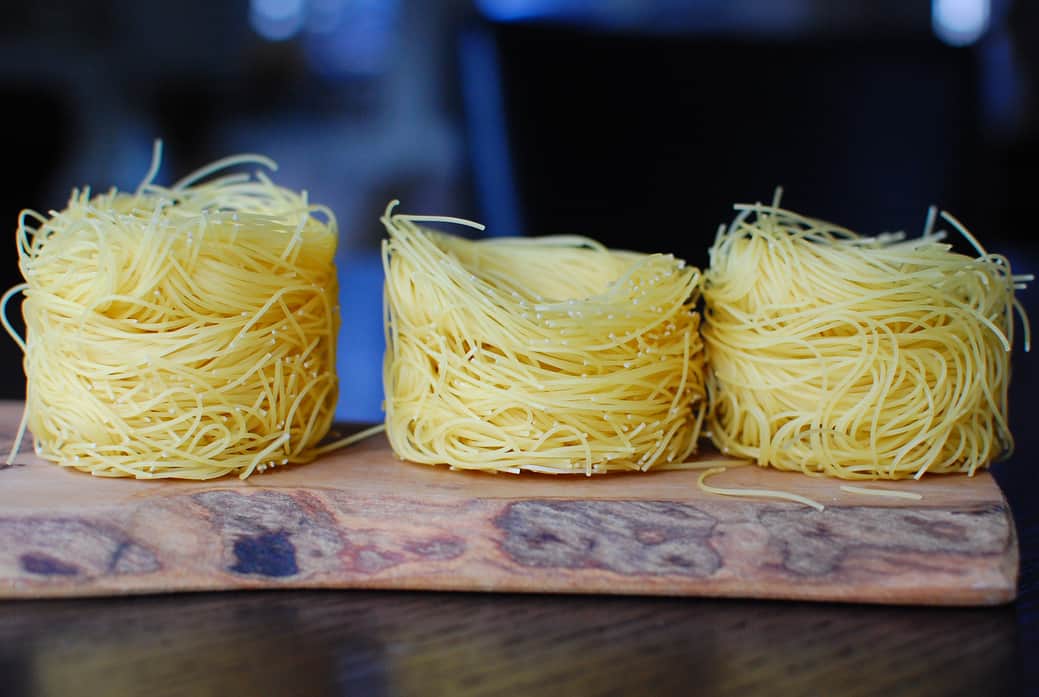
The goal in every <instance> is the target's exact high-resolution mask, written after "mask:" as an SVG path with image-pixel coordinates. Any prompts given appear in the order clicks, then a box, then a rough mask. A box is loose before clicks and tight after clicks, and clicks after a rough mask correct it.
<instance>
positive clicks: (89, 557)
mask: <svg viewBox="0 0 1039 697" xmlns="http://www.w3.org/2000/svg"><path fill="white" fill-rule="evenodd" d="M20 412H21V405H20V404H12V403H7V404H0V447H3V448H4V450H5V452H6V449H7V448H9V447H10V442H11V438H12V435H13V434H14V432H15V429H16V427H17V423H18V419H19V417H20ZM27 451H28V448H23V452H22V453H21V454H20V455H19V456H18V457H17V458H16V461H15V463H14V464H12V465H10V466H5V465H0V597H6V598H32V597H45V596H86V595H117V594H132V593H164V592H171V591H200V590H226V589H245V588H396V589H430V590H466V591H474V590H475V591H523V592H553V593H557V592H558V593H628V594H659V595H697V596H735V597H754V598H796V599H807V600H836V601H863V602H877V603H910V604H928V605H932V604H933V605H992V604H998V603H1004V602H1008V601H1010V600H1012V599H1013V598H1014V595H1015V590H1016V579H1017V569H1018V553H1017V543H1016V539H1015V535H1014V527H1013V521H1012V519H1011V517H1010V512H1009V510H1008V508H1007V504H1006V502H1005V501H1004V500H1003V497H1002V495H1001V493H1000V491H999V489H998V487H997V486H996V484H995V482H994V481H993V479H992V478H991V477H990V476H989V475H988V474H983V475H980V476H977V477H974V478H967V477H962V476H941V477H933V478H930V479H926V480H924V481H922V482H900V483H885V484H882V485H880V484H878V485H877V486H883V487H885V488H889V489H904V490H912V491H915V492H918V493H920V494H922V495H923V500H921V501H912V500H905V499H886V498H879V497H875V496H863V495H856V494H849V493H846V492H842V491H840V490H839V488H838V486H839V484H840V482H836V481H832V480H827V479H817V478H810V477H805V476H803V475H800V474H790V473H782V472H775V471H771V470H764V469H761V468H758V467H753V466H744V467H735V468H731V469H729V470H727V471H726V472H724V473H722V474H719V475H716V476H715V477H712V479H711V484H713V485H718V486H739V487H755V488H773V489H782V490H786V491H792V492H797V493H800V494H803V495H805V496H809V497H811V498H813V499H815V500H817V501H819V502H821V503H823V504H825V506H826V509H825V510H823V511H817V510H815V509H813V508H810V507H807V506H803V505H800V504H796V503H787V502H784V501H776V500H762V499H752V498H733V497H723V496H717V495H711V494H707V493H705V492H703V491H701V490H700V489H699V488H698V487H697V482H696V480H697V477H698V476H699V472H695V471H673V472H657V473H651V474H618V475H610V476H606V477H598V478H595V477H593V478H586V477H583V476H574V477H552V476H548V475H532V474H523V475H504V474H503V475H489V474H470V473H461V472H452V471H449V470H447V469H445V468H434V467H427V466H420V465H413V464H409V463H405V462H401V461H399V460H397V459H396V458H395V457H394V456H393V454H392V453H391V451H390V449H389V447H388V445H387V443H386V440H385V438H383V437H382V436H377V437H373V438H371V439H369V440H367V441H364V442H362V443H360V444H358V445H355V446H353V447H352V448H350V449H348V450H346V451H342V452H339V453H337V454H334V455H331V456H329V457H325V458H324V459H321V460H319V461H317V462H314V463H312V464H310V465H306V466H300V467H293V468H285V469H283V470H276V471H272V472H268V473H266V474H262V475H258V476H255V477H253V478H251V479H249V480H247V481H244V482H243V481H240V480H238V479H221V480H216V481H210V482H174V481H135V480H120V479H102V478H95V477H91V476H89V475H86V474H82V473H79V472H75V471H71V470H65V469H63V468H60V467H57V466H55V465H53V464H50V463H46V462H44V461H42V460H40V459H38V458H36V457H35V456H33V455H32V454H31V453H30V452H27ZM704 457H708V456H706V455H705V456H704ZM711 457H714V458H717V456H716V455H714V456H711Z"/></svg>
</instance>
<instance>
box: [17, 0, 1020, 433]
mask: <svg viewBox="0 0 1039 697" xmlns="http://www.w3.org/2000/svg"><path fill="white" fill-rule="evenodd" d="M1036 17H1037V11H1036V3H1031V2H1026V1H1025V0H1019V1H1018V2H1011V1H1010V0H933V2H927V1H920V0H918V1H915V2H901V1H896V0H855V1H852V2H843V3H833V2H828V1H825V0H699V1H696V2H679V1H677V0H606V1H601V2H591V1H590V0H477V1H476V2H471V1H464V0H447V1H445V2H428V1H426V2H424V1H421V0H224V1H215V0H183V1H182V2H178V3H140V2H134V1H131V0H98V1H97V2H63V1H61V0H34V1H30V0H8V1H7V2H6V3H5V20H4V22H3V23H2V24H0V98H2V100H3V101H2V106H3V109H4V113H5V116H6V119H5V121H6V127H5V128H4V130H3V131H0V134H2V135H0V138H2V141H3V144H4V153H5V160H4V164H5V167H4V171H5V176H4V186H3V187H2V189H0V218H2V219H3V220H6V221H8V223H7V224H8V230H9V232H10V233H11V236H10V242H9V243H8V244H7V245H6V247H5V248H6V250H7V251H6V252H5V253H3V254H2V255H0V261H2V272H3V276H2V279H0V280H2V282H3V284H4V285H5V286H7V285H12V284H14V283H16V282H17V281H18V274H17V269H16V267H15V254H14V250H15V247H14V239H13V237H14V236H13V232H14V229H15V218H16V215H17V213H18V211H19V209H21V208H23V207H32V208H36V209H40V210H47V209H51V208H60V207H61V206H63V205H64V200H65V198H66V196H67V194H68V191H69V190H70V189H71V188H72V187H74V186H80V185H84V184H91V185H93V186H95V187H96V188H107V187H108V186H110V185H117V186H120V187H132V186H134V185H135V184H136V183H137V181H138V180H139V179H140V178H141V176H142V175H143V174H144V172H145V171H146V169H147V167H148V163H149V158H150V154H151V143H152V140H153V139H154V138H156V137H161V138H163V139H164V140H165V142H166V161H165V162H164V165H163V170H162V173H161V175H160V176H161V178H164V179H165V180H166V181H172V180H173V179H174V178H176V177H177V176H179V175H181V174H184V173H186V172H187V171H189V170H190V169H193V168H195V167H197V166H199V165H201V164H204V163H206V162H208V161H210V160H212V159H215V158H217V157H220V156H223V155H227V154H231V153H235V152H241V151H253V152H261V153H264V154H267V155H269V156H271V157H273V158H274V159H275V160H277V161H278V162H279V163H280V164H281V169H280V171H279V173H278V175H277V179H278V181H279V182H280V183H282V184H284V185H286V186H290V187H294V188H305V189H308V190H309V191H310V192H311V195H312V198H313V199H314V200H317V201H320V202H323V203H325V204H327V205H329V206H330V207H331V208H332V209H333V210H334V211H335V212H336V214H337V216H338V219H339V222H340V227H341V229H342V240H341V247H340V249H341V252H340V256H339V264H340V269H341V285H342V307H343V312H344V322H343V330H342V337H341V342H340V347H341V348H340V365H339V371H340V376H341V382H342V389H341V395H340V402H339V416H340V417H341V418H345V419H350V420H360V421H374V420H378V419H379V418H381V412H380V402H381V399H382V394H381V378H380V369H381V355H382V350H383V338H382V320H381V308H380V304H381V283H382V277H381V268H380V266H379V259H378V244H379V239H380V237H381V235H382V230H381V228H380V225H379V223H378V216H379V214H380V213H381V211H382V209H383V208H384V207H385V205H386V203H387V201H388V200H390V199H391V198H399V199H401V201H402V207H401V209H402V210H405V211H409V212H419V213H431V214H432V213H439V214H444V215H454V216H465V217H470V218H475V219H478V220H481V221H483V222H486V223H487V224H488V225H489V233H490V234H524V233H526V234H544V233H561V232H566V233H578V234H585V235H591V236H593V237H597V238H600V239H602V240H603V241H605V242H607V243H608V244H611V245H614V246H620V247H628V248H637V249H642V250H646V251H658V250H663V251H673V252H676V253H678V254H680V255H682V256H684V257H686V258H687V259H688V260H689V261H690V262H692V263H695V264H698V265H702V264H704V263H705V262H706V258H705V256H706V255H705V250H706V247H707V245H708V243H709V240H710V239H711V237H712V236H713V234H714V230H715V228H716V226H717V224H718V223H720V222H722V221H724V220H726V219H728V218H729V216H730V215H731V213H730V210H731V204H732V203H733V202H735V201H747V200H762V199H768V198H770V197H771V195H772V190H773V188H774V187H775V186H777V185H783V186H784V187H785V190H786V195H785V199H784V200H785V203H786V204H787V205H789V206H790V207H793V208H796V209H799V210H803V211H804V212H807V213H810V214H813V215H817V216H821V217H828V218H831V219H834V220H836V221H837V222H841V223H843V224H846V225H848V226H850V227H853V228H855V229H858V230H860V231H862V232H868V233H875V232H881V231H884V230H891V229H908V230H911V231H916V230H918V229H919V228H920V227H921V226H922V224H923V220H924V214H925V210H926V207H927V205H929V204H932V203H937V204H939V205H942V206H944V207H946V208H948V209H950V210H951V211H953V212H955V213H956V214H957V215H959V216H960V217H961V218H962V219H963V220H964V221H966V222H967V223H968V225H969V226H970V227H971V228H972V229H973V230H974V231H975V232H976V233H977V234H978V235H979V236H980V237H981V238H982V239H983V240H985V241H987V242H988V243H989V244H990V246H991V247H994V248H998V249H1005V250H1007V251H1009V252H1010V253H1011V254H1012V255H1013V256H1014V258H1015V261H1016V260H1018V259H1020V260H1022V261H1021V264H1024V265H1027V260H1028V259H1029V258H1034V256H1033V255H1032V250H1033V249H1034V247H1035V241H1034V239H1033V235H1032V232H1031V230H1032V220H1033V219H1034V216H1033V215H1032V213H1031V197H1032V190H1031V187H1030V186H1029V185H1028V184H1027V181H1029V180H1030V178H1029V177H1028V176H1027V175H1028V174H1029V173H1030V170H1031V169H1033V168H1034V163H1035V162H1036V156H1037V155H1039V147H1037V141H1039V127H1037V124H1036V116H1037V101H1036V84H1037V62H1039V61H1037V58H1036V54H1035V51H1036V48H1035V46H1036V45H1037V43H1039V23H1037V19H1036ZM15 314H17V313H16V312H15ZM0 345H2V347H3V348H2V353H0V360H2V363H0V365H3V366H4V368H3V380H2V381H0V385H2V388H3V391H2V394H3V396H7V397H19V396H21V395H22V394H23V391H24V379H23V377H22V375H21V372H20V357H19V355H18V352H17V350H16V347H15V346H14V344H13V342H7V341H6V340H4V341H2V342H0ZM1024 370H1027V367H1025V368H1024Z"/></svg>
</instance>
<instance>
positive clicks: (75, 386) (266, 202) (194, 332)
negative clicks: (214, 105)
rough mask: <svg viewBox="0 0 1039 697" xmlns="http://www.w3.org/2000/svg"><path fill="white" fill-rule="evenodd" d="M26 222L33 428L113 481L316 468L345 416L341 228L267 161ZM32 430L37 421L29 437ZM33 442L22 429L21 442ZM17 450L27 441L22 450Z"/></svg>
mask: <svg viewBox="0 0 1039 697" xmlns="http://www.w3.org/2000/svg"><path fill="white" fill-rule="evenodd" d="M159 157H160V149H159V148H158V146H157V147H156V153H155V159H154V161H153V165H152V170H151V171H150V172H149V174H148V175H147V177H146V178H145V180H144V182H143V183H142V184H141V185H140V187H139V188H138V189H137V191H136V192H135V193H123V192H119V191H116V190H114V189H113V190H111V191H109V192H107V193H105V194H101V195H92V194H91V192H90V190H89V189H86V190H83V191H74V192H73V193H72V196H71V198H70V199H69V202H68V205H67V207H66V208H65V209H64V210H62V211H59V212H52V213H51V214H50V215H49V216H43V215H40V214H38V213H35V212H33V211H24V212H23V213H22V215H21V217H20V219H19V226H18V254H19V263H20V267H21V270H22V274H23V275H24V278H25V283H24V284H22V285H20V286H16V287H15V288H12V289H11V290H10V291H8V293H7V295H6V296H5V298H4V303H5V305H6V302H7V301H8V300H9V299H10V298H11V297H12V296H13V294H14V293H17V292H19V291H20V292H22V293H23V294H24V296H25V299H24V302H23V305H22V312H23V315H24V317H25V321H26V336H25V339H24V341H23V340H22V339H21V338H20V337H17V335H15V334H14V332H13V330H12V329H11V326H10V325H9V324H8V323H7V320H6V317H5V318H4V322H5V325H6V326H7V328H8V331H10V332H11V333H12V335H13V336H15V338H16V340H17V341H18V342H19V344H20V345H21V346H22V349H23V351H24V353H25V358H24V366H25V373H26V377H27V400H26V417H27V423H28V426H29V427H30V428H31V430H32V433H33V436H34V437H35V445H36V450H37V452H38V453H39V454H40V455H41V456H42V457H44V458H47V459H49V460H53V461H55V462H59V463H61V464H63V465H65V466H68V467H73V468H75V469H79V470H83V471H87V472H90V473H92V474H95V475H102V476H113V477H119V476H135V477H145V478H150V477H179V478H189V479H206V478H211V477H219V476H221V475H224V474H228V473H232V472H234V473H238V474H239V475H240V476H242V477H243V478H244V477H246V476H248V475H250V474H252V473H254V472H257V471H261V472H262V471H264V470H265V469H267V468H268V467H274V466H278V465H285V464H289V463H299V462H306V461H308V460H310V459H312V458H313V457H314V456H315V454H316V452H317V449H316V446H317V443H318V441H319V440H321V439H322V438H323V437H324V436H325V434H326V433H327V431H328V429H329V427H330V425H331V421H332V416H333V412H334V408H335V403H336V399H337V397H338V394H337V382H336V375H335V349H336V333H337V329H338V324H339V312H338V307H337V305H336V302H337V300H336V299H337V295H338V293H337V279H336V268H335V264H334V256H335V249H336V239H337V231H336V223H335V219H334V217H333V215H332V213H331V211H329V210H328V209H327V208H324V207H322V206H316V205H313V204H311V203H310V202H309V201H308V200H307V196H306V194H305V193H303V194H299V193H296V192H292V191H289V190H287V189H285V188H282V187H280V186H277V185H275V184H274V183H272V182H271V181H270V179H269V178H268V177H267V176H266V175H265V174H264V173H263V172H262V171H257V172H255V173H254V174H252V175H250V174H248V173H228V172H227V170H228V169H229V168H233V167H236V166H240V165H259V166H262V167H267V168H270V169H274V168H275V165H274V163H273V162H271V161H269V160H267V159H266V158H263V157H258V156H240V157H234V158H227V159H225V160H221V161H219V162H215V163H213V164H212V165H210V166H208V167H206V168H204V169H201V170H199V171H197V172H195V173H194V174H192V175H190V176H189V177H187V178H185V179H183V180H181V181H180V182H178V183H177V184H175V185H174V186H172V187H170V188H164V187H161V186H158V185H156V184H153V183H152V179H153V178H154V175H155V173H156V171H157V169H158V163H159ZM24 426H25V423H23V428H24ZM20 438H21V435H19V439H20ZM16 447H17V446H16Z"/></svg>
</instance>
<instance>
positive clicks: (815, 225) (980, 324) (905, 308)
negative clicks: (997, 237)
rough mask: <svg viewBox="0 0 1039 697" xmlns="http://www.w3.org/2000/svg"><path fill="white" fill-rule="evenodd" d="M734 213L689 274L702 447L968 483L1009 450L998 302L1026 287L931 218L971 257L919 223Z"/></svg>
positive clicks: (773, 209) (1011, 304)
mask: <svg viewBox="0 0 1039 697" xmlns="http://www.w3.org/2000/svg"><path fill="white" fill-rule="evenodd" d="M736 208H737V210H738V211H739V213H738V215H737V217H736V219H735V220H734V222H733V223H732V224H731V225H730V226H729V227H728V228H727V229H726V228H724V227H723V228H722V229H721V230H720V231H719V235H718V238H717V240H716V242H715V244H714V246H713V247H712V249H711V250H710V256H711V263H710V268H709V269H708V270H707V271H706V272H705V274H704V301H705V310H704V313H705V318H704V332H703V333H704V341H705V344H706V348H707V356H708V362H709V365H710V369H709V374H708V389H709V391H710V394H711V404H712V408H711V412H710V415H709V417H708V426H707V430H708V431H709V433H710V436H711V437H712V439H713V440H714V442H715V444H717V445H718V447H720V448H721V449H722V450H723V451H724V452H727V453H731V454H733V455H738V456H741V457H746V458H750V459H752V460H755V461H756V462H757V463H759V464H761V465H771V466H772V467H776V468H779V469H785V470H796V471H801V472H805V473H808V474H825V475H831V476H834V477H841V478H845V479H878V478H880V479H899V478H903V477H920V476H922V475H923V474H924V473H927V472H967V473H973V472H975V471H976V470H977V469H978V468H980V467H985V466H987V465H988V463H990V462H991V461H992V460H993V458H996V457H998V456H1000V455H1001V454H1003V453H1007V452H1009V451H1010V449H1011V448H1012V446H1013V440H1012V438H1011V434H1010V430H1009V428H1008V425H1007V387H1008V383H1009V379H1010V349H1011V346H1012V344H1013V341H1014V334H1013V332H1014V311H1015V308H1016V309H1017V310H1018V311H1020V313H1021V315H1022V318H1023V319H1024V313H1023V311H1021V309H1020V305H1019V303H1018V301H1017V300H1016V299H1015V297H1014V291H1015V289H1019V288H1021V287H1023V286H1022V284H1023V282H1024V281H1027V280H1030V278H1031V277H1030V276H1017V275H1014V274H1013V273H1012V272H1011V270H1010V264H1009V262H1008V261H1007V260H1006V259H1005V258H1003V257H1000V256H998V255H995V254H988V253H986V252H985V251H984V249H982V248H981V245H980V244H978V243H977V242H976V240H974V238H973V237H971V235H970V234H969V233H968V232H967V231H966V230H965V229H964V228H963V226H962V225H960V224H959V223H958V222H957V221H956V220H955V219H954V218H953V217H952V216H950V215H948V214H943V217H944V219H945V221H946V222H948V223H949V224H950V225H951V226H952V227H953V228H955V229H956V230H958V231H959V232H960V233H961V234H962V235H963V237H964V238H965V239H966V240H968V241H969V242H970V243H971V244H972V245H973V246H974V247H975V250H976V251H977V256H976V257H971V256H967V255H964V254H960V253H957V252H955V251H953V249H952V248H951V245H949V244H947V243H944V242H943V241H942V239H943V237H944V233H942V232H933V231H932V230H933V225H934V222H935V211H934V210H932V211H931V213H930V214H929V216H928V222H927V224H926V226H925V231H924V234H923V235H922V236H921V237H919V238H916V239H906V238H905V237H904V236H903V235H900V234H898V235H885V236H881V237H863V236H859V235H856V234H855V233H852V232H849V231H848V230H845V229H842V228H839V227H837V226H835V225H832V224H830V223H826V222H823V221H819V220H813V219H811V218H807V217H804V216H801V215H798V214H796V213H793V212H791V211H788V210H783V209H781V208H779V207H778V201H777V202H776V203H775V204H774V205H772V206H763V205H760V204H757V205H753V206H749V205H739V206H737V207H736ZM1025 326H1026V329H1027V322H1026V323H1025ZM1026 345H1027V338H1026Z"/></svg>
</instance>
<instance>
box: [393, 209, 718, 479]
mask: <svg viewBox="0 0 1039 697" xmlns="http://www.w3.org/2000/svg"><path fill="white" fill-rule="evenodd" d="M393 205H395V204H391V206H390V208H388V209H387V211H386V215H385V216H384V217H383V219H382V221H383V224H384V225H385V226H386V230H387V232H388V233H389V237H388V239H386V240H385V241H384V243H383V265H384V267H385V272H386V286H385V295H386V298H385V308H386V312H387V316H386V330H387V350H386V358H385V364H384V368H383V376H384V382H385V391H386V405H385V406H386V431H387V435H388V436H389V440H390V443H391V445H392V446H393V449H394V451H395V452H396V453H397V455H398V456H400V457H402V458H404V459H407V460H411V461H413V462H419V463H427V464H447V465H450V466H452V467H454V468H459V469H474V470H490V471H506V472H519V471H521V470H528V471H534V472H544V473H551V474H560V473H584V474H589V475H590V474H595V473H602V472H608V471H611V470H647V469H650V468H653V467H655V466H660V465H663V464H666V463H668V462H681V461H682V460H683V459H684V458H686V457H687V456H688V455H689V454H690V453H692V452H693V451H694V450H695V448H696V442H697V438H698V435H699V432H700V425H701V420H702V417H703V414H704V411H705V401H704V395H705V392H704V381H703V380H704V378H703V346H702V343H701V340H700V336H699V322H700V317H699V314H698V313H696V312H695V311H694V305H695V303H696V301H697V300H698V296H699V280H700V274H699V272H698V271H697V270H696V269H693V268H691V267H688V266H686V265H685V263H684V262H682V261H680V260H677V259H675V258H674V257H672V256H670V255H663V254H648V255H647V254H638V253H634V252H621V251H613V250H609V249H606V248H605V247H603V246H602V245H600V244H598V243H596V242H593V241H591V240H588V239H585V238H579V237H568V236H556V237H542V238H498V239H494V238H492V239H486V240H480V241H471V240H467V239H464V238H460V237H455V236H452V235H448V234H444V233H441V232H437V231H433V230H430V229H426V228H422V227H419V226H418V225H417V223H420V222H428V221H440V222H449V223H451V222H453V223H461V224H467V225H472V226H475V227H479V226H477V225H476V224H474V223H468V222H467V221H462V220H458V219H453V218H429V217H421V216H407V215H399V214H398V215H393V214H392V213H391V211H392V207H393Z"/></svg>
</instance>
